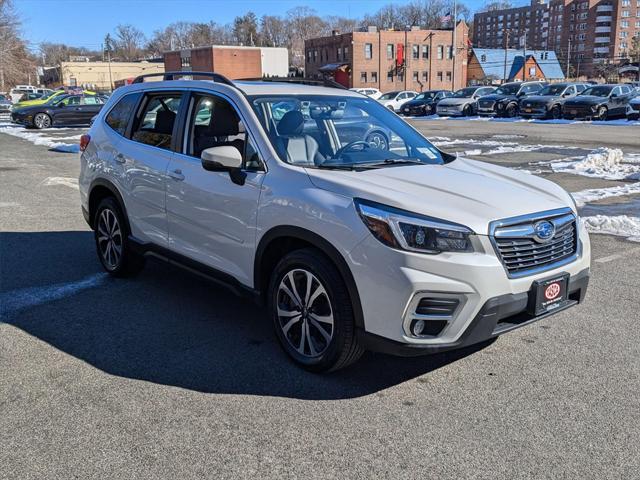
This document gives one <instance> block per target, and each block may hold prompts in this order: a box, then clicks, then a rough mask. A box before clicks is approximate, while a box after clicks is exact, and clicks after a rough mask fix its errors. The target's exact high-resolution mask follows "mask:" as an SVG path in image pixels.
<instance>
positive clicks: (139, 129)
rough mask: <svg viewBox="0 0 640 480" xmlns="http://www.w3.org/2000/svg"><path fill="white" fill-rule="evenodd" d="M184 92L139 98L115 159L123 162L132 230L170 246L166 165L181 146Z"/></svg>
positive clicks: (150, 239) (148, 95) (153, 93)
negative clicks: (179, 119)
mask: <svg viewBox="0 0 640 480" xmlns="http://www.w3.org/2000/svg"><path fill="white" fill-rule="evenodd" d="M183 96H184V94H183V92H180V91H152V92H148V93H147V94H145V95H144V96H143V98H142V100H141V101H140V103H139V105H138V107H137V109H136V113H135V117H134V119H133V123H132V127H131V131H130V132H128V134H127V136H128V139H127V140H123V141H122V142H121V147H120V149H119V150H120V153H119V154H118V155H117V157H116V162H117V163H120V164H121V165H122V171H123V175H122V177H123V178H122V182H123V183H124V184H125V187H124V190H125V191H126V192H127V196H128V202H127V213H128V215H129V219H130V222H131V224H132V233H133V234H134V236H137V237H139V238H140V239H142V240H145V241H150V242H152V243H155V244H157V245H160V246H163V247H166V246H167V245H168V233H167V215H166V202H165V194H166V193H165V190H166V184H167V167H168V166H169V162H170V161H171V159H172V158H173V155H174V153H173V150H174V149H175V148H177V147H176V145H178V143H179V142H178V141H177V138H176V133H175V131H176V129H177V123H178V122H177V121H176V119H177V117H178V112H179V109H180V106H181V101H182V98H183Z"/></svg>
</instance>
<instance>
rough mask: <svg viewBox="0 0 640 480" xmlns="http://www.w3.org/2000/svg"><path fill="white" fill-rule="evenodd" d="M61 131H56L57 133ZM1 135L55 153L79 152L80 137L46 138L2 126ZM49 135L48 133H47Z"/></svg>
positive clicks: (42, 135) (23, 129)
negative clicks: (15, 138)
mask: <svg viewBox="0 0 640 480" xmlns="http://www.w3.org/2000/svg"><path fill="white" fill-rule="evenodd" d="M60 130H62V129H56V130H55V131H56V132H58V131H60ZM0 132H1V133H6V134H7V135H12V136H14V137H18V138H22V139H24V140H27V141H29V142H31V143H33V144H34V145H42V146H45V147H48V148H50V149H51V150H55V151H57V152H68V153H78V152H79V151H80V145H79V143H78V142H79V140H80V135H73V136H70V137H49V136H46V134H45V133H38V132H30V131H29V130H27V129H26V128H22V127H15V126H2V127H0ZM47 133H49V132H47ZM61 140H67V141H69V140H75V142H74V143H67V142H63V141H61Z"/></svg>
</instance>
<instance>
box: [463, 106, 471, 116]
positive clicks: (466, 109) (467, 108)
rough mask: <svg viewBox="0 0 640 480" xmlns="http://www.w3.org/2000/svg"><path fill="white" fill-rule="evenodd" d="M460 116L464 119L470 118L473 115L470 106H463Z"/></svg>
mask: <svg viewBox="0 0 640 480" xmlns="http://www.w3.org/2000/svg"><path fill="white" fill-rule="evenodd" d="M462 114H463V115H464V116H465V117H470V116H471V115H473V107H472V106H471V105H465V106H464V108H463V109H462Z"/></svg>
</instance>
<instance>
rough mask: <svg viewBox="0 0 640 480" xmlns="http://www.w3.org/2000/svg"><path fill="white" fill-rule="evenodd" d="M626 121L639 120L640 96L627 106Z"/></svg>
mask: <svg viewBox="0 0 640 480" xmlns="http://www.w3.org/2000/svg"><path fill="white" fill-rule="evenodd" d="M627 120H640V95H639V96H636V97H634V98H632V99H631V100H630V101H629V103H628V104H627Z"/></svg>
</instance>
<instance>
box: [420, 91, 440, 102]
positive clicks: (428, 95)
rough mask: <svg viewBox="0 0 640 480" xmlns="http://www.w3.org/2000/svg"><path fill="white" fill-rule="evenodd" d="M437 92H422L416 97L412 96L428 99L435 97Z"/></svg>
mask: <svg viewBox="0 0 640 480" xmlns="http://www.w3.org/2000/svg"><path fill="white" fill-rule="evenodd" d="M437 94H438V92H424V93H421V94H420V95H418V96H417V97H416V98H414V100H429V99H433V98H436V95H437Z"/></svg>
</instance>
